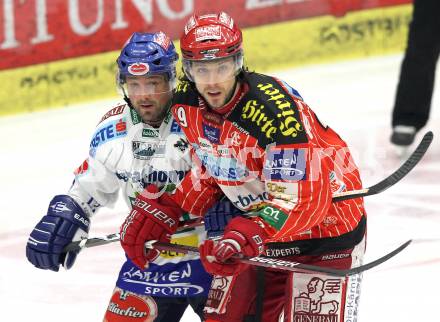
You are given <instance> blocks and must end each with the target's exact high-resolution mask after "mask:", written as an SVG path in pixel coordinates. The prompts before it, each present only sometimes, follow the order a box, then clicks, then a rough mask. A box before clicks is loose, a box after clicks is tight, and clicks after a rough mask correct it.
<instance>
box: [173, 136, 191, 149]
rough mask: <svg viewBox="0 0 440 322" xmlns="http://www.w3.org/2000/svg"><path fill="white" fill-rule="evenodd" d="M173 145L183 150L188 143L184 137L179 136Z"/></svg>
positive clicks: (186, 147)
mask: <svg viewBox="0 0 440 322" xmlns="http://www.w3.org/2000/svg"><path fill="white" fill-rule="evenodd" d="M174 147H175V148H176V149H178V150H179V151H180V152H185V151H186V150H187V149H188V147H189V143H188V141H187V140H186V139H184V138H180V139H179V140H178V141H177V142H176V143H174Z"/></svg>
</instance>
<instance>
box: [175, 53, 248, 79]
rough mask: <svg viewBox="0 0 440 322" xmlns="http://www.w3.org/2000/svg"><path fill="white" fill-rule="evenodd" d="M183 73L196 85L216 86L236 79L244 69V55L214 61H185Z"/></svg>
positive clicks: (183, 62)
mask: <svg viewBox="0 0 440 322" xmlns="http://www.w3.org/2000/svg"><path fill="white" fill-rule="evenodd" d="M182 64H183V71H184V72H185V75H186V77H188V79H189V80H190V81H192V82H194V83H196V84H216V83H223V82H227V81H229V80H231V79H234V78H235V77H236V76H237V75H238V74H239V73H240V71H241V69H242V67H243V59H242V55H235V56H231V57H226V58H221V59H213V60H188V59H183V61H182Z"/></svg>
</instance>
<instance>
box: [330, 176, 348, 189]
mask: <svg viewBox="0 0 440 322" xmlns="http://www.w3.org/2000/svg"><path fill="white" fill-rule="evenodd" d="M345 187H346V186H345V183H344V182H342V180H340V179H339V178H338V177H337V176H336V172H334V171H331V172H330V189H331V191H332V193H340V192H342V191H344V190H345Z"/></svg>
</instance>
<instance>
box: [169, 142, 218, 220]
mask: <svg viewBox="0 0 440 322" xmlns="http://www.w3.org/2000/svg"><path fill="white" fill-rule="evenodd" d="M193 153H194V152H193V150H192V148H191V154H193ZM192 160H193V162H192V169H191V171H189V172H188V173H187V174H186V176H185V177H184V179H183V180H182V182H181V184H180V185H179V186H178V187H177V189H176V191H175V193H174V194H173V196H172V197H173V200H174V201H175V202H176V203H177V204H178V205H179V206H180V207H181V208H182V209H183V210H185V211H186V212H189V213H191V214H194V215H196V216H203V215H204V214H205V213H206V212H207V211H208V209H210V208H211V207H212V206H213V205H214V204H215V203H216V202H217V201H218V200H219V199H220V198H221V197H222V195H223V192H222V190H221V189H220V188H219V186H218V185H217V183H216V182H215V181H214V179H213V178H212V177H211V175H210V174H209V173H208V172H207V170H206V169H205V167H204V166H203V165H201V164H200V161H199V160H198V159H197V158H195V157H193V158H192Z"/></svg>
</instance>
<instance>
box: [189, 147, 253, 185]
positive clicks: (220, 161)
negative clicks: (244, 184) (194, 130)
mask: <svg viewBox="0 0 440 322" xmlns="http://www.w3.org/2000/svg"><path fill="white" fill-rule="evenodd" d="M193 147H194V149H195V151H196V154H197V156H198V157H199V159H200V161H201V162H202V164H203V165H204V166H205V167H206V169H207V170H208V171H209V173H210V175H211V176H212V177H214V178H217V179H219V180H224V181H238V180H242V179H245V178H246V177H248V176H249V170H248V169H247V168H246V167H245V166H244V165H242V164H240V163H238V161H237V160H236V159H234V158H227V157H222V156H215V155H213V154H212V153H210V152H208V151H206V150H202V149H201V148H200V147H199V146H198V145H197V144H193Z"/></svg>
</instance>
